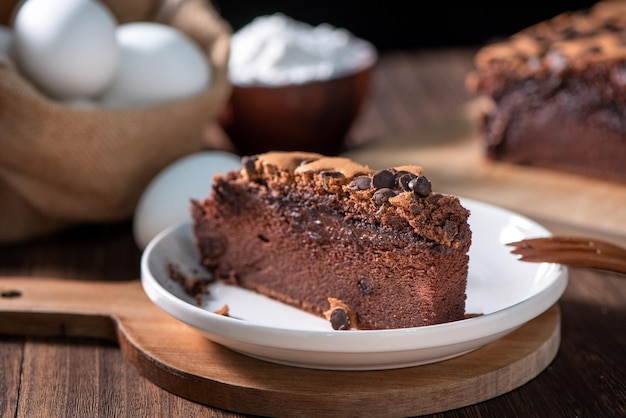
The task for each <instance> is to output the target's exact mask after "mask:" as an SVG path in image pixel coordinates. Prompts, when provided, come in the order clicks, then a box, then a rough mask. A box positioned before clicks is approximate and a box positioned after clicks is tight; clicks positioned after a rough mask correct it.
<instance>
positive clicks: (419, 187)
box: [408, 176, 432, 197]
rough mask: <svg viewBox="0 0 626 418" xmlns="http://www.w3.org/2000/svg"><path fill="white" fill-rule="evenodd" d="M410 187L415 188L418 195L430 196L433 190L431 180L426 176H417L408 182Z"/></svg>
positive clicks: (414, 191)
mask: <svg viewBox="0 0 626 418" xmlns="http://www.w3.org/2000/svg"><path fill="white" fill-rule="evenodd" d="M408 186H409V189H411V190H413V193H414V194H415V195H416V196H422V197H424V196H428V195H429V194H430V192H431V191H432V186H431V184H430V180H428V179H427V178H426V177H424V176H419V177H415V178H414V179H412V180H411V181H409V183H408Z"/></svg>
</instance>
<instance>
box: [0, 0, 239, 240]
mask: <svg viewBox="0 0 626 418" xmlns="http://www.w3.org/2000/svg"><path fill="white" fill-rule="evenodd" d="M9 3H11V2H9ZM12 3H13V4H11V5H10V6H11V7H9V5H8V4H6V3H5V4H3V5H2V8H0V25H4V29H7V28H8V30H3V31H2V32H0V125H2V130H0V150H1V152H0V201H1V202H2V205H0V243H3V242H15V241H20V240H25V239H30V238H33V237H37V236H41V235H44V234H47V233H51V232H54V231H58V230H60V229H63V228H66V227H68V226H71V225H73V224H78V223H89V222H108V221H118V220H123V219H126V218H129V217H130V216H132V214H133V210H134V208H135V206H136V204H137V201H138V199H139V198H140V196H141V193H142V192H143V190H144V188H145V187H146V185H147V184H148V183H149V182H150V180H151V179H152V178H153V177H154V176H155V175H156V174H157V173H158V172H159V171H161V170H162V169H163V168H164V167H166V166H167V165H169V164H170V163H172V162H173V161H175V160H177V159H179V158H181V157H182V156H184V155H187V154H190V153H193V152H196V151H199V150H201V149H205V148H207V147H208V146H210V145H211V144H208V143H207V138H206V132H207V130H210V129H211V127H212V126H216V121H215V120H216V115H217V113H218V112H219V110H220V109H221V108H222V106H223V105H224V103H225V102H226V100H227V98H228V96H229V94H230V85H229V82H228V76H227V64H228V55H229V47H230V45H229V41H230V36H231V28H230V27H229V25H228V24H227V23H226V22H225V21H224V20H223V19H222V18H221V17H220V16H219V15H218V14H217V13H216V12H215V11H214V10H213V9H212V8H211V6H210V4H209V3H208V2H205V1H204V0H177V1H176V0H171V1H170V0H165V1H159V0H142V1H136V2H125V1H122V0H102V1H97V0H70V1H68V2H65V4H64V5H63V6H61V5H60V4H57V3H56V2H47V1H38V0H29V1H27V2H18V1H14V2H12ZM46 3H52V4H53V6H54V7H50V6H48V9H49V10H47V11H45V10H44V12H43V13H42V10H36V11H33V10H29V9H28V8H31V9H32V8H34V7H42V8H44V9H45V7H46ZM41 16H43V20H41V19H42V17H41ZM77 16H78V17H80V18H79V19H77ZM55 19H57V20H56V22H57V24H56V26H55V23H54V22H55ZM73 19H75V20H73ZM72 21H74V22H78V23H76V27H71V25H69V24H68V22H70V23H71V22H72ZM58 22H61V23H58ZM7 33H8V34H9V35H8V37H9V41H8V42H5V41H2V39H5V40H6V39H7V36H6V34H7ZM111 33H113V34H114V37H115V40H116V42H117V44H112V43H111ZM68 34H69V35H68ZM11 36H12V39H11ZM64 36H69V38H68V39H64V38H63V37H64ZM64 42H65V43H68V42H69V43H72V42H73V43H74V44H76V45H77V46H76V45H75V48H74V50H81V48H82V54H81V57H82V58H81V57H78V58H77V57H73V56H71V55H68V53H67V51H66V50H64V49H63V45H64ZM95 45H97V46H98V47H95ZM85 57H88V58H85Z"/></svg>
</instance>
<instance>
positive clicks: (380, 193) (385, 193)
mask: <svg viewBox="0 0 626 418" xmlns="http://www.w3.org/2000/svg"><path fill="white" fill-rule="evenodd" d="M395 195H396V192H394V191H393V190H391V189H388V188H384V189H379V190H376V193H374V196H372V198H373V199H374V203H376V204H377V205H378V206H380V205H382V204H383V203H385V202H386V201H388V200H389V198H390V197H393V196H395Z"/></svg>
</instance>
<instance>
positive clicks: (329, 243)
mask: <svg viewBox="0 0 626 418" xmlns="http://www.w3.org/2000/svg"><path fill="white" fill-rule="evenodd" d="M192 215H193V219H194V234H195V237H196V241H197V248H198V251H199V253H200V257H201V262H202V264H203V265H204V266H205V267H206V268H207V269H209V270H210V271H212V272H213V273H214V274H215V275H216V276H217V277H220V278H222V279H224V280H227V281H230V282H231V283H233V284H235V285H238V286H242V287H245V288H248V289H252V290H254V291H256V292H258V293H261V294H264V295H267V296H269V297H271V298H274V299H277V300H279V301H281V302H284V303H287V304H290V305H293V306H296V307H298V308H301V309H303V310H306V311H308V312H311V313H314V314H317V315H325V316H326V318H328V319H329V320H330V322H331V323H332V326H333V328H335V329H348V328H359V329H388V328H406V327H417V326H423V325H431V324H438V323H444V322H449V321H456V320H460V319H463V318H464V315H465V299H466V293H465V291H466V285H467V274H468V262H469V256H468V251H469V247H470V243H471V231H470V227H469V224H468V217H469V211H468V210H466V209H465V208H464V207H463V206H462V205H461V203H460V200H459V199H458V198H457V197H455V196H450V195H443V194H439V193H434V192H433V191H432V190H431V184H430V182H429V181H428V179H427V178H426V177H425V176H424V175H423V173H422V169H421V168H420V167H418V166H402V167H394V168H390V169H387V170H377V171H375V170H372V169H370V168H368V167H366V166H364V165H361V164H358V163H356V162H354V161H352V160H349V159H347V158H343V157H327V156H323V155H319V154H315V153H300V152H270V153H266V154H260V155H255V156H249V157H244V158H243V166H242V168H241V170H235V171H231V172H229V173H226V174H224V175H218V176H216V178H215V179H214V185H213V190H212V194H211V196H209V197H207V199H205V200H204V201H193V202H192Z"/></svg>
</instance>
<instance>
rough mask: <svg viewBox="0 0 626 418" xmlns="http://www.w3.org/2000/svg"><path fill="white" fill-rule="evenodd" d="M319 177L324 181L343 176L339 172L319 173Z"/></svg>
mask: <svg viewBox="0 0 626 418" xmlns="http://www.w3.org/2000/svg"><path fill="white" fill-rule="evenodd" d="M320 177H322V178H325V179H331V178H332V179H338V178H341V177H344V175H343V173H341V172H339V171H320Z"/></svg>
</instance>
